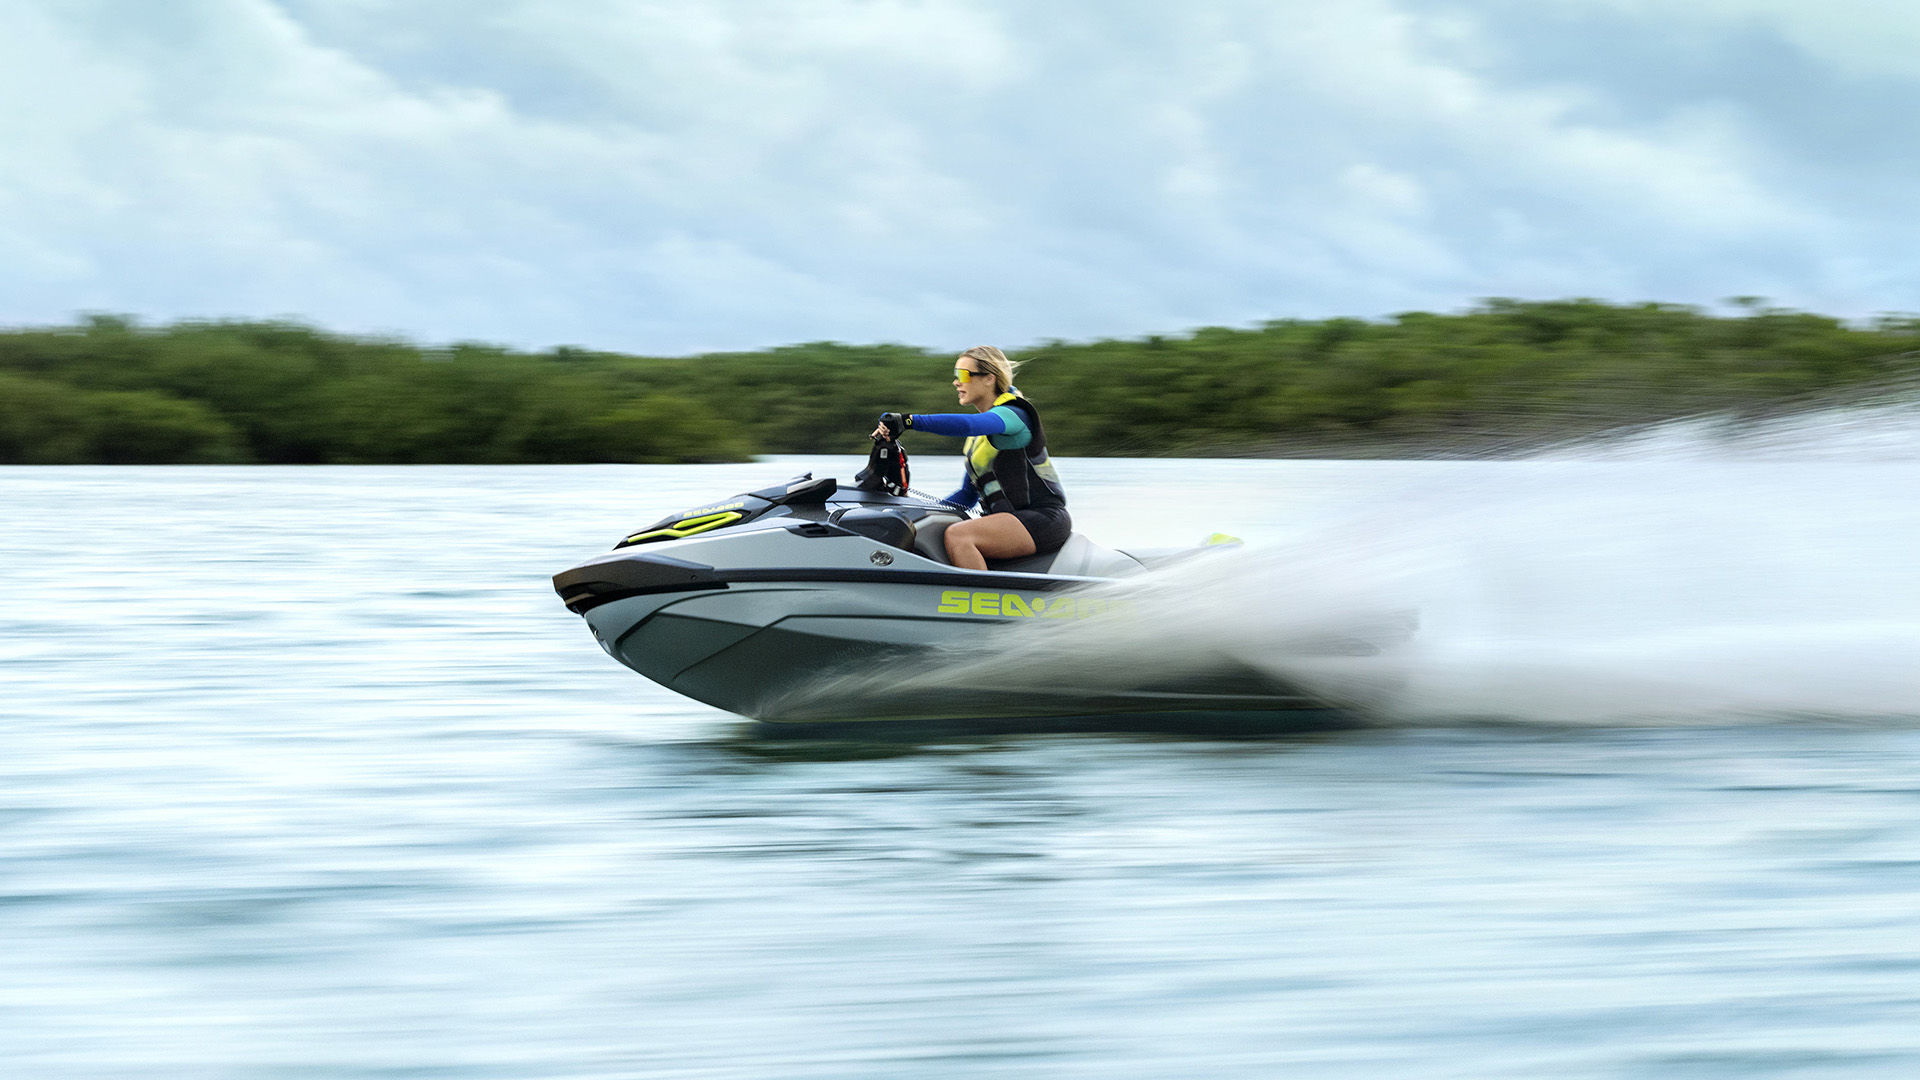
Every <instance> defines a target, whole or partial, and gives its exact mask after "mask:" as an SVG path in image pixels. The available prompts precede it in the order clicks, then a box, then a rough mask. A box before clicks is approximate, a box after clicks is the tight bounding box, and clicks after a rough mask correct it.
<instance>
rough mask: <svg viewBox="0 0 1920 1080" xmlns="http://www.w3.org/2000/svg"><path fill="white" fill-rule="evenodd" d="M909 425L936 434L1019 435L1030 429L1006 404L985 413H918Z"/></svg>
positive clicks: (912, 417)
mask: <svg viewBox="0 0 1920 1080" xmlns="http://www.w3.org/2000/svg"><path fill="white" fill-rule="evenodd" d="M907 426H908V427H909V428H912V429H913V430H915V431H930V432H932V433H933V434H935V435H956V436H958V435H1019V434H1021V433H1022V432H1024V431H1026V430H1027V423H1026V421H1024V420H1022V419H1020V414H1019V413H1017V412H1015V411H1014V410H1012V409H1010V408H1008V407H1007V406H1005V405H996V406H994V407H993V408H991V409H988V410H987V411H986V412H982V413H914V414H913V416H911V417H909V418H908V421H907Z"/></svg>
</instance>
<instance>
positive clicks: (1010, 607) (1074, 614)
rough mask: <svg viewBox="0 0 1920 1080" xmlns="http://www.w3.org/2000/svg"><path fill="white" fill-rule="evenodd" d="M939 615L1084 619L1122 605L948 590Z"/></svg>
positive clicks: (1099, 599)
mask: <svg viewBox="0 0 1920 1080" xmlns="http://www.w3.org/2000/svg"><path fill="white" fill-rule="evenodd" d="M935 610H936V611H938V612H939V613H940V614H942V615H997V616H1000V617H1002V618H1016V619H1085V618H1089V617H1091V616H1095V615H1105V614H1107V613H1108V612H1120V611H1123V610H1125V605H1124V604H1122V603H1120V602H1117V601H1111V600H1107V599H1105V598H1102V597H1097V596H1053V597H1046V596H1032V597H1028V596H1022V595H1021V594H1019V593H1012V592H974V591H971V590H967V589H949V590H947V591H946V592H943V593H941V594H940V606H939V607H938V608H936V609H935Z"/></svg>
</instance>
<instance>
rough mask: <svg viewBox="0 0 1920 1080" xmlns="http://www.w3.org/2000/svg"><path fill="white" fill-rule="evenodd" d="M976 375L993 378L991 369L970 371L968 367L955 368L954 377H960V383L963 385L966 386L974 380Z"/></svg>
mask: <svg viewBox="0 0 1920 1080" xmlns="http://www.w3.org/2000/svg"><path fill="white" fill-rule="evenodd" d="M976 375H977V376H979V377H980V378H983V379H991V378H993V373H992V372H990V371H968V370H967V369H966V368H963V367H957V368H954V369H953V377H954V378H955V379H958V380H959V381H960V385H962V386H965V385H966V384H968V383H970V382H972V381H973V379H974V376H976Z"/></svg>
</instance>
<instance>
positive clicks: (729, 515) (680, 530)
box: [626, 510, 747, 544]
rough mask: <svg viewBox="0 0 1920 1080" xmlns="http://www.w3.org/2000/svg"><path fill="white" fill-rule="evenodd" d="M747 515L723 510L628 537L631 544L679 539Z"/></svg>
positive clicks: (728, 523) (731, 522)
mask: <svg viewBox="0 0 1920 1080" xmlns="http://www.w3.org/2000/svg"><path fill="white" fill-rule="evenodd" d="M746 516H747V515H745V514H742V513H740V512H739V511H737V510H723V511H721V512H720V513H718V514H701V515H700V516H699V517H690V518H681V519H680V520H679V521H676V522H674V523H673V524H672V525H669V526H667V527H666V528H664V529H654V530H653V531H652V532H643V533H634V534H633V535H632V536H629V537H627V540H626V542H627V543H629V544H644V543H647V542H648V541H650V540H679V539H681V538H683V537H688V536H692V535H694V534H696V533H703V532H706V531H707V530H709V529H717V528H719V527H720V526H722V525H731V524H733V523H734V522H736V521H739V520H740V519H741V518H743V517H746Z"/></svg>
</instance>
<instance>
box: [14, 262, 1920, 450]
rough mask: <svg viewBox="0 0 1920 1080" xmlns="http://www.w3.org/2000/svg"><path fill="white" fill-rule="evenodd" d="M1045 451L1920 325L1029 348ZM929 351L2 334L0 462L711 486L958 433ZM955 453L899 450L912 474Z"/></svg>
mask: <svg viewBox="0 0 1920 1080" xmlns="http://www.w3.org/2000/svg"><path fill="white" fill-rule="evenodd" d="M1014 355H1015V357H1016V359H1024V360H1028V361H1030V364H1029V366H1028V367H1026V368H1025V369H1023V371H1022V372H1021V376H1020V384H1021V388H1022V390H1023V391H1024V392H1025V393H1027V394H1028V395H1029V396H1030V397H1032V398H1033V399H1034V400H1035V401H1037V402H1039V403H1040V405H1041V407H1042V408H1043V409H1044V410H1045V413H1046V420H1047V429H1048V437H1049V439H1050V440H1051V442H1052V443H1053V445H1054V447H1055V448H1056V452H1058V453H1062V454H1067V455H1102V454H1109V455H1111V454H1141V455H1150V454H1248V453H1301V454H1313V453H1319V454H1326V455H1330V456H1340V455H1347V454H1369V455H1370V454H1383V453H1406V454H1416V455H1418V454H1434V453H1447V452H1453V451H1458V450H1463V449H1471V448H1475V447H1485V446H1499V445H1513V444H1516V443H1523V442H1526V441H1538V440H1541V439H1548V438H1565V437H1569V436H1574V435H1580V434H1586V433H1590V432H1597V431H1601V430H1605V429H1607V428H1613V427H1619V426H1623V425H1632V424H1642V423H1648V422H1653V421H1658V420H1662V419H1668V418H1672V417H1677V416H1687V415H1697V414H1701V413H1707V412H1730V413H1734V414H1752V413H1764V412H1769V411H1773V410H1778V409H1782V408H1790V407H1792V406H1793V405H1794V404H1795V403H1796V402H1805V401H1807V400H1809V399H1810V398H1815V397H1818V396H1822V395H1832V394H1835V393H1843V392H1845V391H1847V390H1848V389H1850V388H1861V387H1878V386H1886V385H1888V384H1890V383H1895V382H1900V381H1903V380H1910V379H1912V378H1914V377H1915V376H1917V375H1920V318H1911V317H1903V318H1885V319H1881V320H1879V321H1878V322H1876V323H1874V324H1873V325H1871V326H1850V325H1847V324H1845V323H1842V322H1841V321H1839V320H1837V319H1832V318H1828V317H1825V316H1821V315H1812V314H1806V313H1800V312H1792V311H1782V310H1777V309H1760V308H1758V307H1757V306H1750V307H1749V310H1748V311H1747V312H1746V313H1745V314H1743V315H1740V316H1733V317H1727V316H1717V315H1712V314H1708V313H1705V312H1702V311H1700V310H1698V309H1695V308H1691V307H1684V306H1679V305H1671V304H1644V305H1614V304H1605V303H1600V302H1598V301H1588V300H1573V301H1555V302H1539V303H1535V302H1520V301H1508V300H1497V301H1490V302H1488V303H1486V304H1484V305H1483V306H1481V307H1479V308H1476V309H1474V310H1472V311H1469V312H1466V313H1464V314H1458V315H1432V314H1426V313H1410V314H1405V315H1400V316H1397V317H1395V318H1393V319H1390V320H1386V321H1380V322H1368V321H1362V320H1358V319H1327V320H1318V321H1309V320H1284V321H1276V322H1270V323H1267V324H1265V325H1264V326H1261V327H1259V328H1257V329H1227V328H1218V327H1213V328H1207V329H1203V330H1197V331H1194V332H1192V333H1190V334H1187V335H1184V336H1174V337H1149V338H1146V339H1143V340H1134V341H1111V340H1109V341H1095V342H1088V343H1071V344H1070V343H1066V342H1051V343H1048V344H1046V345H1044V346H1040V347H1037V348H1030V349H1025V350H1017V351H1015V352H1014ZM950 360H951V356H950V354H948V353H945V352H933V351H929V350H925V349H919V348H911V347H907V346H901V345H870V346H852V345H841V344H836V343H820V344H811V345H794V346H786V347H782V348H776V349H770V350H765V351H760V352H747V353H715V354H708V355H702V356H692V357H677V358H652V357H638V356H626V355H620V354H614V353H602V352H592V351H587V350H583V349H578V348H560V349H555V350H551V351H548V352H543V353H524V352H515V351H511V350H507V349H501V348H496V347H492V346H487V345H477V344H460V345H454V346H452V347H449V348H439V349H427V348H421V347H418V346H415V345H411V344H407V343H404V342H398V341H391V340H373V339H358V338H351V337H344V336H339V335H333V334H328V333H324V332H322V331H319V330H316V329H312V328H309V327H305V326H299V325H293V324H288V323H278V322H267V323H261V322H187V323H179V324H175V325H172V326H167V327H159V328H149V327H141V326H138V325H135V324H134V323H132V322H131V321H129V320H127V319H123V318H117V317H110V316H95V317H92V318H90V319H88V320H86V321H85V322H83V323H81V324H79V325H76V326H70V327H56V328H34V329H20V330H11V331H4V332H0V463H9V464H20V463H27V464H39V463H108V464H134V463H175V462H187V463H222V462H273V463H374V462H392V463H427V462H455V463H469V462H470V463H509V462H596V461H650V462H683V461H726V460H740V459H742V458H744V457H746V456H748V455H750V454H754V453H780V452H832V453H859V452H862V451H863V450H864V447H865V445H866V443H865V438H864V436H865V433H866V432H867V431H868V430H870V429H871V427H872V425H873V419H874V416H875V415H876V414H878V413H880V412H882V411H884V410H888V409H899V410H903V411H909V412H946V411H951V410H952V409H953V408H954V400H953V395H952V392H951V389H950V388H949V386H948V380H949V375H948V371H949V366H950V365H949V361H950ZM956 446H957V444H953V443H951V442H950V441H949V440H944V439H938V438H934V437H922V438H919V439H916V440H914V443H913V445H912V448H913V449H914V450H916V451H918V452H922V453H927V452H933V453H944V452H948V451H950V450H952V449H955V448H956Z"/></svg>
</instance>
